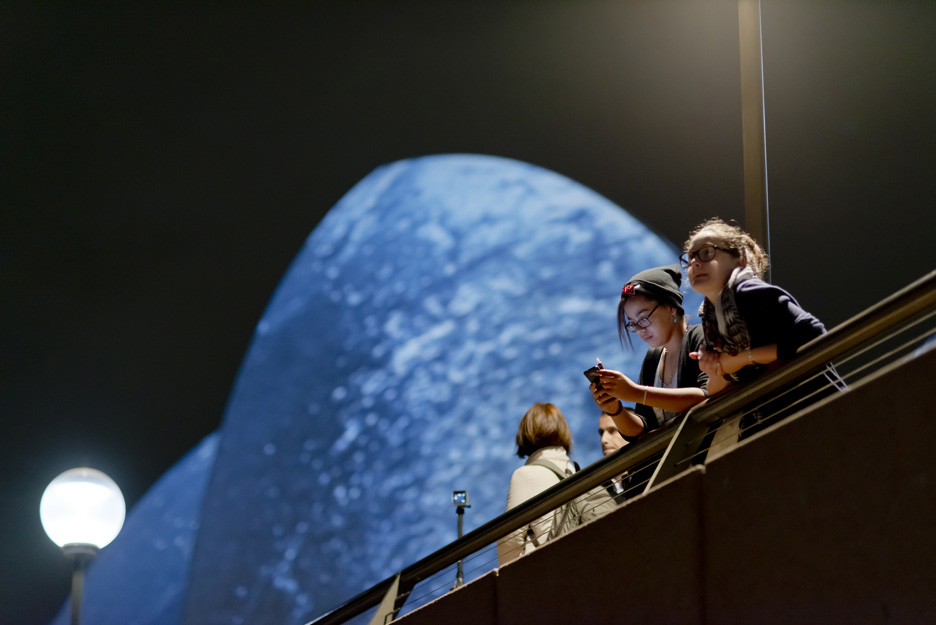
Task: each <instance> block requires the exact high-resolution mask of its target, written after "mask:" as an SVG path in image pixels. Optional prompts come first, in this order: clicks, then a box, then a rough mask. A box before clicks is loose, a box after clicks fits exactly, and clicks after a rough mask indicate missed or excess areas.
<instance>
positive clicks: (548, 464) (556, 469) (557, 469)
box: [530, 458, 578, 480]
mask: <svg viewBox="0 0 936 625" xmlns="http://www.w3.org/2000/svg"><path fill="white" fill-rule="evenodd" d="M530 464H535V465H537V466H540V467H545V468H547V469H549V470H550V471H552V472H553V473H555V474H556V477H558V478H559V479H560V480H563V479H565V478H567V477H569V476H570V475H572V473H574V472H575V471H572V472H569V473H567V472H564V471H563V469H562V467H561V466H559V465H558V464H556V463H555V462H553V461H552V460H544V459H542V458H540V459H538V460H536V461H535V462H531V463H530ZM575 470H576V471H578V465H577V464H576V465H575Z"/></svg>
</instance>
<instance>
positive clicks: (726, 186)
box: [0, 0, 936, 625]
mask: <svg viewBox="0 0 936 625" xmlns="http://www.w3.org/2000/svg"><path fill="white" fill-rule="evenodd" d="M763 19H764V23H763V34H764V56H765V58H764V70H765V96H766V108H767V149H768V155H767V162H768V170H769V189H770V211H771V222H770V224H771V247H772V252H773V259H772V260H773V263H774V269H773V280H774V282H776V283H778V284H780V285H781V286H784V287H785V288H787V289H788V290H790V291H791V292H792V293H793V294H794V295H795V296H796V297H797V298H798V299H799V300H800V303H801V304H803V306H804V307H805V308H806V309H808V310H810V311H811V312H814V313H815V314H817V315H818V316H819V317H820V318H821V319H823V320H824V321H825V322H826V324H827V326H829V327H832V326H834V325H836V324H838V323H841V322H842V321H844V320H846V319H848V318H849V317H851V316H852V315H854V314H857V313H858V312H860V311H861V310H863V309H865V308H867V307H868V306H870V305H872V304H874V303H875V302H876V301H878V300H879V299H881V298H882V297H885V296H887V295H889V294H890V293H892V292H894V291H895V290H897V289H899V288H901V287H903V286H905V285H907V284H909V283H910V282H912V281H913V280H915V279H917V278H919V277H920V276H922V275H923V274H925V273H927V272H928V271H930V270H931V269H933V267H934V263H933V261H932V258H931V256H930V254H931V251H932V250H933V249H934V243H936V234H934V233H936V191H934V188H933V178H934V165H936V119H934V111H936V75H934V74H936V39H934V38H933V36H932V33H933V32H936V3H931V2H924V1H913V0H904V1H893V2H877V1H875V2H871V1H867V2H858V1H848V0H845V1H841V2H815V1H812V0H810V1H808V2H807V1H800V2H789V1H784V2H780V1H778V0H764V3H763ZM738 59H739V56H738V43H737V3H736V2H734V1H727V0H679V1H673V2H657V1H646V2H624V1H620V2H605V3H598V2H582V3H572V2H549V3H547V2H514V3H467V2H466V3H457V4H455V3H443V2H438V3H436V2H433V3H405V2H404V3H383V2H353V3H352V2H347V3H328V2H316V3H308V4H303V5H290V6H277V7H275V8H274V7H267V6H265V5H259V4H257V5H247V4H239V5H237V6H227V5H224V4H220V3H213V4H195V3H185V4H183V3H146V4H136V3H135V4H132V5H124V4H118V3H95V4H77V3H74V4H65V3H32V4H28V3H2V4H0V132H2V135H0V158H2V162H0V192H2V195H0V202H2V203H0V324H2V325H0V342H2V343H0V354H2V356H0V428H2V430H0V444H2V445H3V447H2V454H0V466H2V473H0V475H2V500H3V503H4V505H3V509H2V512H0V518H2V524H0V527H3V528H4V529H6V530H7V535H6V536H5V539H4V541H3V551H2V556H0V558H2V561H3V563H4V567H3V570H2V573H0V576H2V577H0V623H4V624H5V623H19V624H23V625H31V624H39V623H46V622H47V621H48V620H49V619H51V617H52V616H53V615H54V614H55V613H56V612H57V610H58V608H59V607H60V605H61V603H62V601H63V600H64V599H65V597H66V596H67V594H68V590H69V567H68V564H67V562H66V561H65V560H64V558H63V557H62V556H61V554H60V553H59V550H58V548H57V547H55V545H53V544H52V543H51V541H49V540H48V538H47V537H46V536H45V534H44V532H43V530H42V527H41V525H40V523H39V518H38V509H39V498H40V497H41V494H42V491H43V489H44V488H45V486H46V484H47V483H48V482H49V481H51V480H52V479H53V478H54V477H55V476H56V475H58V474H59V473H61V472H62V471H64V470H66V469H69V468H72V467H74V466H78V465H81V464H90V465H91V466H94V467H95V468H98V469H101V470H103V471H105V472H106V473H108V474H109V475H110V476H111V477H112V478H114V479H115V480H116V481H117V483H118V484H119V485H120V486H121V488H122V489H123V491H124V495H125V496H126V498H127V502H128V505H130V506H132V505H133V503H135V502H136V501H137V500H138V499H139V498H140V497H141V496H142V495H143V493H145V491H146V490H147V489H148V488H149V487H150V486H151V485H152V484H153V483H154V482H155V481H156V480H157V479H158V478H159V477H160V476H161V475H162V474H163V473H164V472H165V471H166V470H167V469H168V468H169V467H170V466H172V465H173V464H174V463H175V462H176V461H177V460H178V459H179V458H181V456H182V455H183V454H185V453H186V452H187V451H188V450H190V449H191V448H192V447H194V446H195V445H196V444H197V443H198V442H199V441H200V440H201V439H202V438H203V437H204V436H205V435H207V434H209V433H210V432H212V431H213V430H215V429H216V428H217V427H218V426H219V425H220V423H221V419H222V417H223V414H224V410H225V405H226V402H227V399H228V395H229V393H230V391H231V386H232V384H233V382H234V379H235V376H236V375H237V371H238V368H239V366H240V363H241V359H242V358H243V356H244V354H245V350H246V348H247V346H248V344H249V341H250V338H251V335H252V334H253V330H254V327H255V325H256V323H257V321H258V320H259V318H260V316H261V315H262V313H263V311H264V309H265V307H266V305H267V303H268V301H269V298H270V297H271V295H272V293H273V291H274V290H275V288H276V286H277V284H278V282H279V280H280V278H281V277H282V276H283V274H284V273H285V271H286V269H287V268H288V266H289V263H290V262H291V260H292V259H293V257H294V256H295V255H296V253H297V252H298V251H299V249H300V248H301V246H302V243H303V242H304V241H305V239H306V237H307V236H308V235H309V233H310V232H311V231H312V230H313V229H314V228H315V226H316V224H317V223H318V222H319V220H320V219H321V218H322V216H323V215H324V214H325V213H326V212H327V211H328V209H329V208H331V206H333V205H334V204H335V202H337V201H338V199H339V198H341V197H342V195H344V193H345V192H346V191H347V190H349V189H350V188H351V187H352V186H353V185H354V184H355V183H356V182H357V181H359V180H360V179H362V178H363V177H364V176H366V175H367V174H368V173H370V172H371V171H372V170H373V169H374V168H375V167H377V166H379V165H381V164H384V163H387V162H391V161H395V160H398V159H401V158H408V157H414V156H423V155H427V154H438V153H479V154H491V155H496V156H505V157H509V158H514V159H518V160H522V161H526V162H530V163H533V164H535V165H539V166H542V167H545V168H547V169H551V170H553V171H556V172H558V173H560V174H563V175H564V176H568V177H570V178H572V179H574V180H577V181H578V182H581V183H582V184H585V185H586V186H589V187H591V188H592V189H594V190H595V191H597V192H598V193H600V194H602V195H604V196H605V197H607V198H609V199H610V200H611V201H613V202H615V203H617V204H618V205H620V206H622V207H624V208H626V209H627V210H629V211H630V212H631V213H632V214H634V215H635V216H637V217H639V218H640V219H642V220H643V221H644V222H645V223H647V224H648V225H649V226H650V227H651V228H652V229H654V230H655V231H657V232H658V233H660V234H662V235H663V236H665V237H667V238H669V239H670V240H671V241H673V242H674V243H676V244H677V245H681V244H682V242H683V240H684V239H685V236H686V233H687V232H688V231H689V230H690V229H691V228H692V227H693V226H694V225H696V224H697V223H698V222H700V221H702V220H703V219H705V218H707V217H710V216H714V215H719V216H722V217H724V218H736V219H738V220H740V221H742V222H743V213H744V211H743V187H742V184H743V181H742V161H741V127H740V88H739V76H738V62H739V61H738ZM557 262H558V263H561V259H557ZM628 277H629V276H625V275H622V276H621V282H622V283H623V282H624V281H625V280H626V279H627V278H628ZM608 323H609V324H613V323H614V320H613V319H608ZM634 373H635V374H636V372H634Z"/></svg>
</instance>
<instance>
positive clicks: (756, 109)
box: [738, 0, 770, 282]
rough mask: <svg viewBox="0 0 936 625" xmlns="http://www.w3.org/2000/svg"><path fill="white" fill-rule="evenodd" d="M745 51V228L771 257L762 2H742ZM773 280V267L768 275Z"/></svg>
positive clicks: (740, 34) (742, 47)
mask: <svg viewBox="0 0 936 625" xmlns="http://www.w3.org/2000/svg"><path fill="white" fill-rule="evenodd" d="M738 39H739V42H740V52H741V134H742V142H743V143H742V146H743V147H742V149H743V155H744V217H745V227H746V229H747V231H748V232H749V233H750V234H751V236H753V237H754V238H755V239H756V240H757V242H758V243H760V244H761V247H763V248H764V251H765V252H767V257H768V258H770V214H769V211H768V202H767V129H766V122H765V119H764V55H763V44H762V41H761V10H760V0H738ZM765 278H766V279H767V281H768V282H769V281H770V268H769V267H768V269H767V275H766V276H765Z"/></svg>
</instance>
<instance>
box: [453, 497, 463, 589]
mask: <svg viewBox="0 0 936 625" xmlns="http://www.w3.org/2000/svg"><path fill="white" fill-rule="evenodd" d="M455 512H456V513H457V514H458V537H459V538H461V537H462V521H463V520H464V518H465V509H464V508H463V507H462V506H458V508H456V509H455ZM464 583H465V576H464V574H463V572H462V561H461V560H460V559H459V561H458V572H457V573H456V574H455V588H458V587H459V586H461V585H462V584H464Z"/></svg>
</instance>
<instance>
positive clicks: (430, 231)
mask: <svg viewBox="0 0 936 625" xmlns="http://www.w3.org/2000/svg"><path fill="white" fill-rule="evenodd" d="M676 258H677V251H676V249H675V248H674V247H673V246H672V245H671V244H669V243H666V242H664V241H662V240H661V239H659V238H658V237H657V236H656V235H654V234H653V233H651V232H650V231H649V230H648V229H647V228H646V227H645V226H643V225H642V224H640V223H639V222H638V221H637V220H635V219H634V218H633V217H631V216H630V215H629V214H628V213H626V212H625V211H623V210H622V209H620V208H619V207H617V206H615V205H614V204H612V203H611V202H609V201H607V200H606V199H604V198H602V197H601V196H599V195H597V194H595V193H594V192H592V191H590V190H589V189H587V188H585V187H582V186H581V185H579V184H577V183H575V182H572V181H570V180H568V179H567V178H564V177H562V176H559V175H557V174H555V173H552V172H549V171H546V170H543V169H541V168H538V167H535V166H532V165H529V164H525V163H520V162H517V161H512V160H507V159H502V158H495V157H488V156H472V155H446V156H433V157H424V158H418V159H412V160H406V161H400V162H397V163H392V164H389V165H385V166H383V167H380V168H378V169H377V170H375V171H374V172H372V173H371V174H370V175H369V176H367V177H366V178H365V179H364V180H362V181H361V182H360V183H359V184H358V185H356V186H355V187H354V188H353V189H352V190H351V191H350V192H349V193H348V194H347V195H346V196H345V197H344V198H342V200H341V201H340V202H339V203H338V204H337V205H336V206H335V207H334V208H333V209H332V210H331V211H330V212H329V214H328V215H327V216H326V218H325V219H324V220H323V221H322V223H321V224H320V225H319V226H318V227H317V228H316V229H315V231H314V232H313V233H312V235H311V236H310V237H309V239H308V241H307V242H306V244H305V246H304V247H303V249H302V251H301V252H300V253H299V255H298V256H297V258H296V259H295V261H294V262H293V264H292V266H291V267H290V268H289V270H288V272H287V273H286V275H285V277H284V278H283V281H282V283H281V284H280V286H279V288H278V289H277V291H276V293H275V294H274V297H273V299H272V301H271V303H270V305H269V307H268V309H267V310H266V312H265V313H264V315H263V318H262V319H261V321H260V323H259V324H258V326H257V330H256V334H255V336H254V339H253V343H252V345H251V347H250V349H249V351H248V353H247V356H246V358H245V360H244V362H243V365H242V368H241V371H240V373H239V376H238V379H237V383H236V386H235V389H234V391H233V394H232V396H231V399H230V403H229V405H228V409H227V413H226V415H225V419H224V423H223V425H222V427H221V430H220V434H219V435H220V439H219V441H218V446H217V451H216V456H215V461H214V466H213V469H212V471H213V472H212V475H211V479H210V481H209V482H208V485H207V486H206V487H205V491H204V497H203V501H202V507H201V516H200V518H198V511H197V508H195V509H192V510H191V511H190V512H191V514H192V515H193V516H192V518H190V519H187V521H188V522H191V523H193V524H195V523H197V524H198V525H199V527H200V529H198V533H197V540H196V541H195V549H194V554H193V555H192V557H191V559H190V560H189V561H188V562H187V564H188V583H187V590H186V592H187V597H188V599H187V604H186V605H184V606H183V605H182V602H183V597H184V595H183V593H181V592H179V593H174V594H172V596H171V597H170V596H163V597H162V598H161V599H157V598H156V597H154V596H151V595H147V594H145V593H143V592H141V591H139V590H137V589H136V587H135V586H134V584H139V582H138V581H135V576H136V573H134V572H131V571H130V570H129V569H131V568H133V566H135V565H134V564H133V562H137V565H136V566H139V565H140V564H139V563H140V562H142V561H144V560H145V559H146V558H147V557H148V554H147V550H152V549H153V541H155V540H159V537H158V536H156V534H155V533H154V535H153V538H152V540H151V541H150V543H148V544H141V543H139V542H133V545H134V546H135V549H137V550H138V553H136V554H134V557H133V558H131V559H130V560H129V561H126V562H125V565H126V566H124V568H123V569H122V570H120V571H118V570H117V568H116V566H115V565H114V564H113V563H114V562H115V561H117V560H118V556H117V555H112V554H111V553H108V552H107V551H105V552H104V553H102V554H101V558H100V559H99V562H98V563H97V564H96V566H95V570H93V571H91V573H92V574H91V575H89V578H88V582H87V588H88V593H87V595H88V598H87V599H86V602H85V605H86V608H87V609H89V610H90V609H91V607H90V606H89V605H88V604H90V603H91V602H92V601H93V600H94V599H95V595H94V592H93V588H94V587H95V585H98V586H99V587H101V588H103V587H107V588H108V589H109V591H110V592H108V602H110V603H113V602H114V601H115V598H116V600H117V601H118V602H121V601H125V602H127V603H129V602H133V604H134V605H135V607H136V608H137V610H138V613H139V616H138V618H137V619H136V620H133V621H132V622H135V623H156V622H160V623H167V622H170V621H168V620H165V619H159V620H152V619H148V618H147V616H146V615H147V614H148V606H152V605H153V604H155V603H157V602H158V601H163V602H169V603H172V604H174V605H175V606H176V607H175V609H174V611H166V610H165V609H163V614H169V613H170V612H171V613H172V614H183V618H182V622H185V623H191V624H195V623H198V624H199V625H202V624H214V623H218V624H220V623H225V624H232V625H236V624H239V623H254V622H278V623H284V624H301V623H305V622H307V621H309V620H311V619H312V618H314V617H316V616H318V615H320V614H322V613H324V612H326V611H328V610H329V609H331V608H333V607H335V606H336V605H338V604H339V603H341V602H342V601H344V600H346V599H348V598H350V597H352V596H354V595H356V594H358V593H359V592H361V591H362V590H365V589H367V588H368V587H370V586H371V585H373V584H375V583H377V582H379V581H381V580H383V579H385V578H387V577H389V576H390V575H392V574H393V573H395V572H396V571H398V570H400V569H401V568H403V567H405V566H406V565H408V564H411V563H412V562H415V561H416V560H418V559H420V558H422V557H424V556H426V555H428V554H429V553H431V552H432V551H434V550H436V549H438V548H440V547H442V546H444V545H445V544H447V543H449V542H451V541H452V540H454V539H455V538H456V536H455V532H456V527H455V519H454V517H455V515H454V514H453V513H452V506H451V494H452V491H453V490H467V491H469V492H470V493H471V502H472V508H471V511H470V512H469V514H467V515H466V517H465V523H466V531H469V530H470V529H472V528H473V527H476V526H478V525H481V524H482V523H484V522H486V521H488V520H490V519H491V518H493V517H495V516H497V515H499V514H500V513H501V512H503V510H504V504H505V501H506V496H507V485H508V483H509V480H510V475H511V473H512V471H513V470H514V469H515V468H516V467H517V466H519V465H520V464H521V462H522V461H521V460H520V459H519V458H517V457H516V455H515V447H514V442H513V441H514V436H515V434H516V428H517V424H518V423H519V420H520V417H521V416H522V415H523V413H524V412H525V411H526V410H527V408H529V407H530V405H531V404H533V403H534V402H536V401H550V402H553V403H555V404H556V405H557V406H559V408H560V409H561V410H562V411H563V412H564V413H565V415H566V417H567V418H568V419H569V422H570V425H571V426H572V429H573V435H574V438H575V441H576V446H575V448H574V450H573V457H574V458H576V459H577V460H578V461H579V463H580V464H582V465H585V464H588V463H590V462H592V461H594V460H597V459H598V458H599V457H600V456H601V450H600V445H599V438H598V435H597V416H598V411H597V409H596V408H595V407H594V405H593V403H592V402H591V396H590V393H589V392H588V388H587V384H588V383H587V381H586V380H585V378H584V377H583V376H582V371H583V370H584V369H586V368H588V367H589V366H591V365H592V364H594V361H595V357H596V356H600V357H601V358H602V360H603V362H604V363H605V364H606V365H607V366H608V367H610V368H615V369H621V370H623V371H625V372H629V373H632V374H634V375H636V372H637V370H638V367H639V363H640V360H641V358H642V356H643V349H642V347H638V348H637V350H636V352H635V353H633V354H631V353H628V352H623V351H622V350H621V347H620V345H619V343H618V338H617V332H616V327H615V319H616V310H617V302H618V299H619V294H620V288H621V285H622V284H623V283H624V281H625V280H626V279H627V278H629V277H630V276H631V275H633V274H635V273H637V272H638V271H640V270H642V269H645V268H648V267H651V266H657V265H663V264H671V263H674V262H676ZM685 307H686V310H687V311H690V312H692V311H694V310H696V309H697V307H698V298H697V297H696V296H694V294H693V297H687V303H686V306H685ZM208 466H210V463H207V465H206V466H205V467H204V470H205V472H206V474H207V471H208ZM197 482H198V480H190V481H186V482H182V481H172V482H166V483H162V482H161V483H160V484H159V485H157V487H156V489H154V490H158V491H160V494H159V496H160V497H162V498H171V497H173V496H175V493H176V492H177V491H185V490H187V489H191V488H195V487H196V486H197ZM199 494H200V493H199ZM149 496H152V494H151V495H148V497H149ZM140 512H143V511H142V510H141V511H140ZM137 515H138V513H137V510H134V511H133V512H132V513H131V516H130V519H131V521H130V522H132V521H133V520H134V518H135V517H136V516H137ZM130 522H128V529H130V528H129V523H130ZM152 522H154V523H156V522H157V521H156V520H155V519H154V520H152ZM140 523H141V525H143V524H144V522H143V521H142V520H141V521H140ZM138 531H141V532H143V531H148V530H144V529H140V530H138ZM126 533H127V530H126V529H125V530H124V534H126ZM156 533H158V532H156ZM162 540H163V541H164V540H165V538H162ZM490 566H493V563H492V564H491V565H490ZM490 566H489V567H488V568H490ZM485 570H487V569H485ZM173 571H174V573H177V574H179V575H182V576H184V575H185V571H184V570H183V571H178V570H177V569H173ZM483 572H484V571H474V572H472V573H470V574H468V573H467V571H466V578H468V579H471V578H473V577H476V576H477V575H479V574H481V573H483ZM101 609H105V608H103V607H102V608H101ZM89 614H90V612H89ZM101 619H102V620H104V621H107V620H108V619H110V617H107V616H105V615H102V616H101ZM111 620H112V619H111ZM124 622H130V621H129V620H128V619H124ZM171 622H178V621H171Z"/></svg>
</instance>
